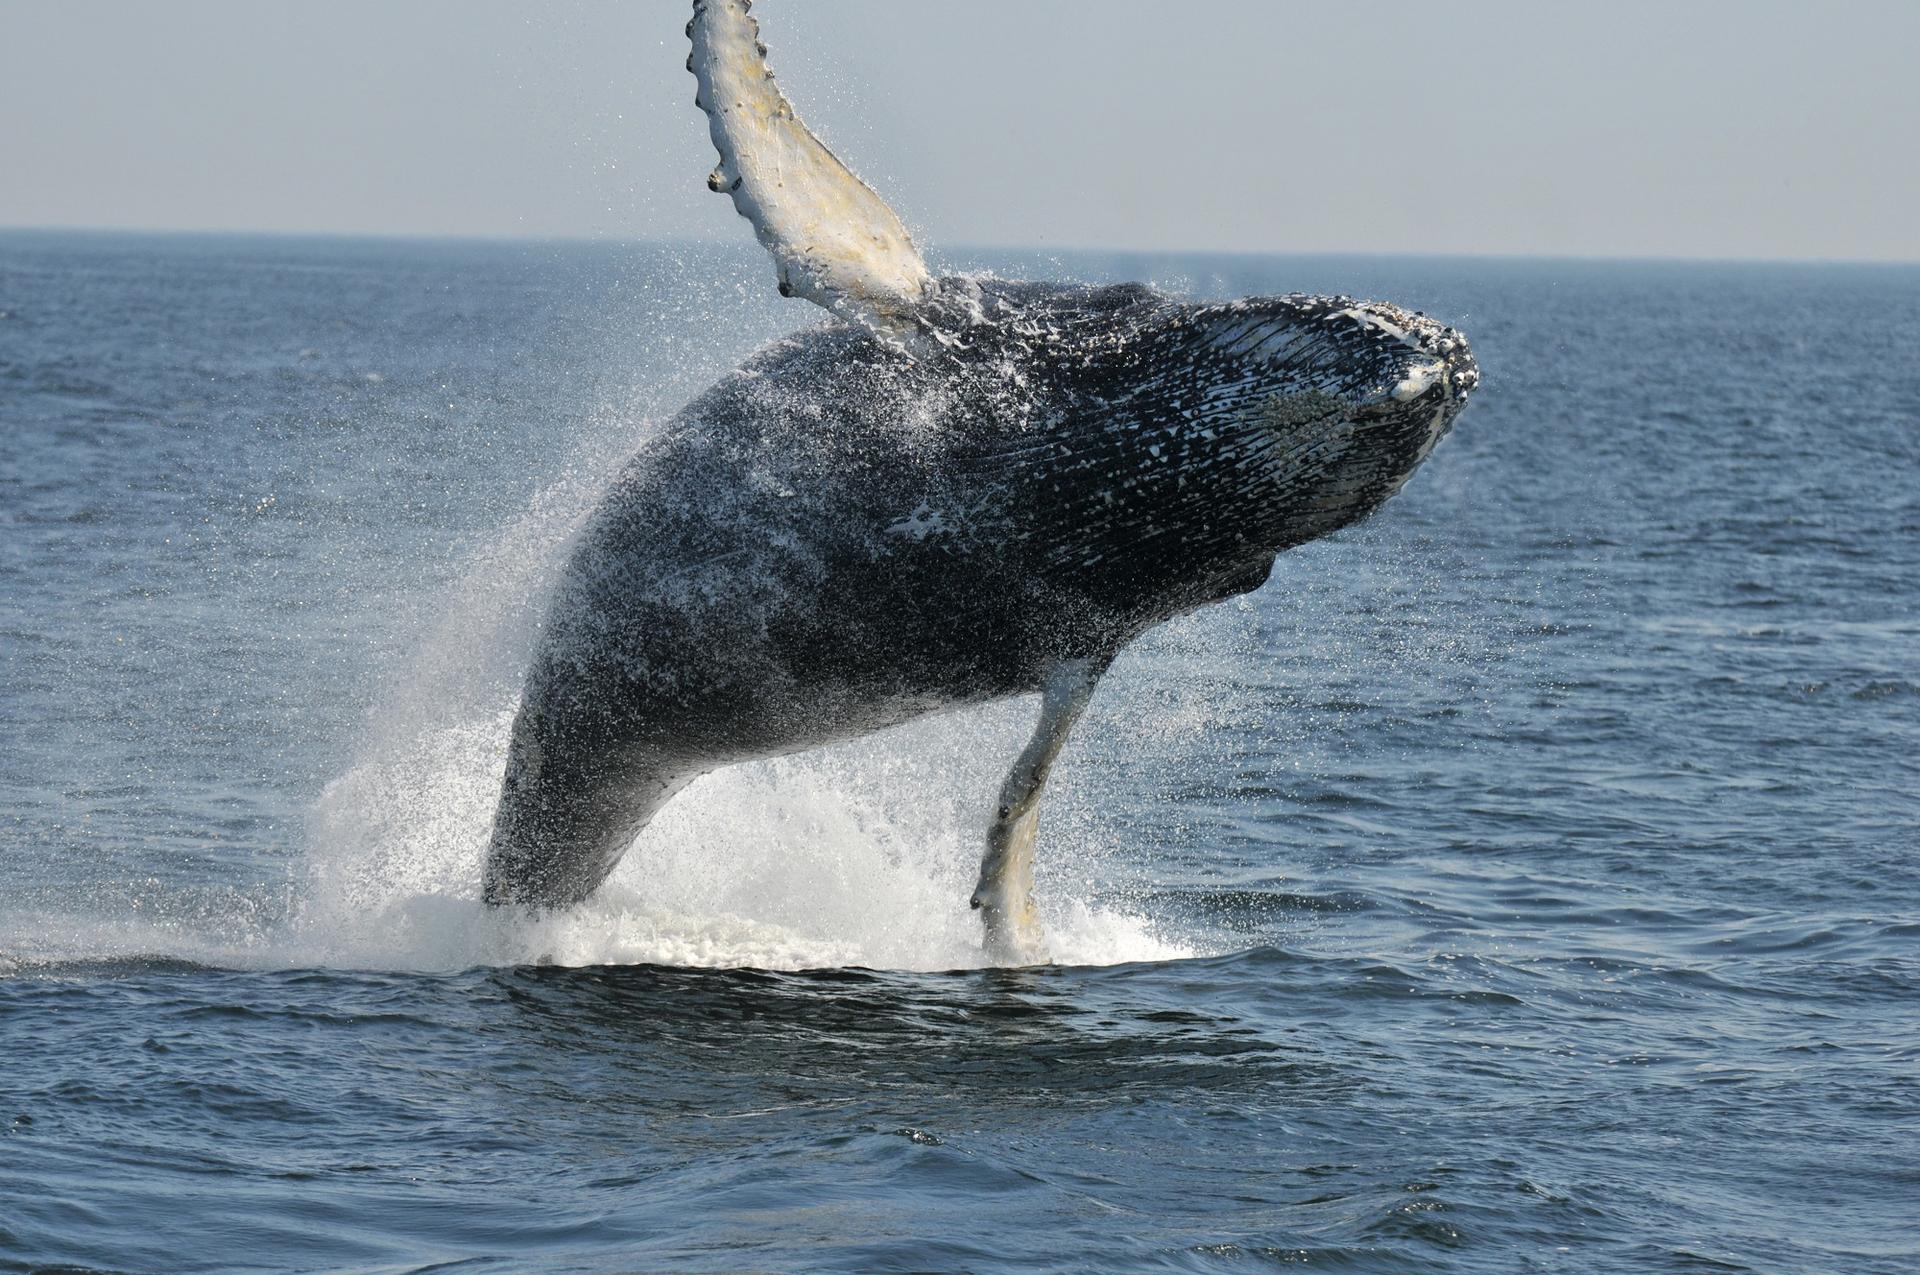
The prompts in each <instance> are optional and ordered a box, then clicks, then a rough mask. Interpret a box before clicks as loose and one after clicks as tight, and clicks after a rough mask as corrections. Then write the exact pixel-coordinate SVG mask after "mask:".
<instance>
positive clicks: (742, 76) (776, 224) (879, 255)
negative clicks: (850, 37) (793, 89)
mask: <svg viewBox="0 0 1920 1275" xmlns="http://www.w3.org/2000/svg"><path fill="white" fill-rule="evenodd" d="M751 3H752V0H694V5H693V20H692V21H691V22H689V23H688V24H687V37H688V39H690V40H691V41H692V42H693V51H692V52H691V53H690V54H689V55H688V57H687V69H688V70H689V71H692V72H693V73H694V76H695V77H696V78H697V79H698V80H699V82H700V89H699V92H698V93H697V94H696V95H695V97H694V101H695V102H696V103H697V104H698V105H699V106H700V108H701V109H702V110H704V111H706V113H707V121H708V124H709V126H710V128H711V131H712V133H713V145H714V148H715V149H716V150H718V151H719V152H720V166H719V167H718V168H715V169H714V170H713V174H712V175H711V176H710V177H708V178H707V185H708V186H709V187H710V188H712V189H713V190H716V191H722V192H724V193H726V194H728V195H731V196H732V197H733V206H734V208H736V209H737V210H738V211H739V213H740V215H741V216H742V217H745V218H746V219H747V220H748V221H750V222H752V223H753V229H754V233H755V234H756V235H758V236H759V239H760V242H761V244H762V245H763V246H764V247H765V248H766V249H767V251H768V252H770V253H772V254H773V261H774V265H775V267H776V268H777V269H778V271H779V276H780V293H781V295H782V296H791V297H805V298H806V299H807V300H809V301H812V302H814V303H815V304H817V305H822V306H825V307H826V308H827V309H829V310H832V311H833V312H834V313H835V314H838V315H840V316H841V317H842V318H845V319H850V320H852V321H854V322H857V323H862V324H865V325H866V326H867V327H869V328H871V329H872V330H873V331H874V332H875V333H876V334H878V335H880V336H882V337H884V338H887V339H890V340H892V341H894V342H895V343H900V342H902V341H903V340H904V338H906V337H907V336H909V335H910V334H911V332H912V331H913V324H912V323H911V322H910V318H909V316H910V315H911V314H912V312H913V311H914V309H915V308H916V307H917V306H919V305H920V304H921V303H922V302H923V301H925V300H927V299H928V296H929V294H930V293H931V291H932V290H933V280H932V276H931V275H930V274H929V273H928V271H927V266H926V263H925V262H923V261H922V260H921V259H920V253H919V251H918V250H917V249H916V248H914V246H913V240H912V238H911V237H910V236H908V234H907V228H906V227H905V226H903V225H901V223H900V218H899V217H897V216H895V215H894V211H893V209H891V208H889V207H887V204H886V201H885V200H883V199H881V198H880V196H878V195H876V194H875V193H874V192H873V189H872V188H871V187H869V186H868V185H867V184H866V183H865V182H863V181H861V180H860V179H859V178H858V177H856V176H854V175H853V173H852V171H851V170H849V169H848V168H847V166H846V165H845V164H843V163H841V162H840V160H839V159H838V158H837V157H836V156H835V155H834V153H833V152H832V151H830V150H828V149H827V148H826V146H825V144H824V143H822V142H821V141H820V139H819V138H817V137H815V136H814V135H813V133H812V132H811V131H810V130H809V129H808V128H807V126H806V125H805V124H803V123H801V122H800V117H799V116H798V115H796V114H794V110H793V105H792V104H791V103H790V102H788V101H787V99H786V95H785V94H783V93H782V92H781V91H780V86H779V85H778V84H776V83H775V82H774V79H773V72H772V71H770V70H769V69H767V46H766V45H764V44H762V43H760V28H759V24H757V23H756V22H755V21H754V20H753V18H752V17H750V16H749V15H748V13H747V10H748V8H749V7H750V5H751Z"/></svg>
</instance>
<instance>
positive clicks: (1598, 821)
mask: <svg viewBox="0 0 1920 1275" xmlns="http://www.w3.org/2000/svg"><path fill="white" fill-rule="evenodd" d="M743 237H744V236H743ZM947 264H948V265H950V266H956V267H964V268H969V269H993V270H996V271H999V272H1001V273H1003V274H1007V275H1010V276H1017V277H1061V278H1078V279H1085V280H1123V279H1147V280H1150V281H1154V282H1157V283H1159V284H1161V285H1163V286H1166V287H1169V288H1174V289H1179V290H1182V291H1185V292H1188V293H1192V294H1195V295H1201V296H1208V297H1219V296H1232V295H1238V294H1244V293H1262V292H1264V293H1272V292H1285V291H1340V292H1349V293H1353V294H1356V295H1360V296H1365V297H1377V298H1384V299H1390V300H1395V301H1399V302H1402V303H1405V304H1407V305H1410V306H1414V307H1418V308H1421V309H1424V310H1426V311H1428V312H1429V313H1433V314H1437V315H1439V316H1441V317H1442V318H1445V319H1447V320H1449V321H1451V322H1453V323H1455V324H1457V325H1458V326H1460V327H1461V328H1463V329H1464V330H1465V331H1466V332H1467V333H1468V334H1469V335H1470V336H1471V338H1472V340H1473V342H1474V348H1475V350H1476V352H1477V354H1478V357H1479V361H1480V365H1481V367H1482V369H1483V371H1484V373H1485V381H1484V384H1483V388H1482V389H1481V391H1480V393H1479V395H1478V397H1477V398H1476V399H1475V401H1474V402H1473V404H1472V405H1471V407H1470V408H1469V410H1468V411H1467V413H1466V415H1465V416H1464V417H1463V418H1462V419H1461V421H1460V422H1459V425H1458V427H1457V428H1456V430H1455V432H1454V433H1453V434H1452V435H1451V436H1450V437H1449V438H1448V439H1447V440H1446V441H1445V442H1444V443H1443V444H1442V445H1441V447H1440V448H1439V450H1438V451H1437V452H1436V454H1435V455H1434V457H1433V459H1432V460H1430V461H1429V462H1428V464H1427V465H1426V467H1425V468H1424V469H1422V470H1421V472H1420V473H1419V474H1418V475H1417V476H1416V477H1415V479H1414V480H1413V482H1412V483H1411V484H1410V485H1409V487H1408V488H1407V489H1406V491H1405V492H1404V493H1403V494H1402V495H1401V496H1400V497H1398V498H1397V499H1395V500H1394V501H1393V502H1392V503H1391V504H1389V505H1388V506H1387V507H1386V508H1385V509H1384V510H1383V511H1382V512H1381V514H1380V515H1379V516H1378V517H1377V518H1375V519H1374V520H1373V521H1372V522H1371V523H1369V524H1367V525H1366V526H1365V527H1363V528H1359V529H1356V530H1353V531H1349V532H1346V533H1343V534H1341V535H1338V536H1335V537H1333V538H1332V539H1330V540H1327V541H1323V542H1319V543H1316V544H1312V545H1309V546H1306V547H1303V548H1301V549H1298V550H1296V551H1294V552H1291V553H1289V554H1286V555H1284V556H1283V557H1282V558H1281V560H1280V563H1279V566H1278V568H1277V569H1276V570H1275V572H1274V575H1273V579H1272V580H1271V581H1270V582H1269V583H1268V584H1267V586H1266V587H1265V588H1263V589H1262V590H1260V591H1259V592H1258V593H1257V594H1254V595H1252V596H1251V597H1250V598H1248V599H1245V600H1242V601H1240V602H1236V603H1231V604H1227V605H1225V606H1222V607H1218V608H1215V609H1213V610H1211V611H1208V612H1204V613H1202V614H1199V615H1196V616H1194V617H1190V618H1188V619H1186V620H1182V621H1180V622H1178V623H1176V624H1174V625H1171V626H1168V627H1167V628H1165V629H1163V630H1161V631H1159V632H1157V633H1156V634H1154V635H1152V636H1151V637H1150V638H1149V639H1148V640H1146V641H1145V642H1143V643H1142V644H1141V645H1140V646H1138V647H1137V648H1136V649H1134V650H1132V651H1130V652H1128V653H1127V654H1126V655H1125V656H1124V657H1123V658H1122V659H1121V660H1120V661H1119V663H1118V664H1117V665H1116V667H1115V669H1114V672H1113V674H1112V675H1111V676H1110V677H1109V678H1108V680H1107V681H1106V683H1105V684H1104V685H1103V686H1102V688H1101V690H1100V692H1099V695H1098V698H1097V699H1096V701H1095V704H1094V706H1093V709H1092V710H1091V712H1090V715H1089V718H1088V719H1087V720H1086V721H1085V722H1084V723H1083V724H1082V726H1081V728H1080V730H1079V731H1078V733H1077V734H1076V735H1075V737H1074V739H1073V742H1072V744H1071V746H1070V747H1069V749H1068V750H1067V752H1066V754H1065V756H1064V758H1063V759H1062V762H1061V765H1060V769H1059V771H1058V773H1057V776H1056V779H1055V782H1054V784H1053V786H1052V789H1051V791H1050V793H1049V796H1048V798H1047V805H1046V807H1045V814H1044V818H1043V822H1042V831H1041V841H1042V845H1041V854H1040V895H1041V899H1042V904H1043V908H1044V910H1045V912H1046V915H1047V917H1048V923H1049V927H1050V929H1051V932H1052V938H1053V949H1054V953H1055V956H1056V957H1057V959H1058V963H1057V964H1055V965H1052V966H1048V967H1041V968H1032V969H992V968H984V967H983V965H984V962H983V958H982V955H981V952H980V943H979V934H978V931H977V918H976V917H975V916H974V915H973V914H972V913H970V912H969V911H968V909H967V906H966V899H967V894H968V891H969V888H970V886H971V884H972V880H973V874H974V871H975V865H976V862H977V858H978V853H979V850H980V847H981V841H982V835H983V829H984V826H985V821H986V818H987V815H988V813H989V809H988V807H989V805H990V803H991V801H992V799H993V795H994V792H995V789H996V786H997V784H998V782H999V778H1000V774H1001V772H1002V770H1003V768H1004V767H1005V766H1006V765H1007V764H1008V763H1009V762H1010V760H1011V757H1012V755H1013V753H1014V752H1015V751H1016V750H1017V748H1018V746H1019V744H1020V742H1021V741H1022V739H1023V738H1024V734H1025V731H1026V730H1027V728H1028V725H1029V722H1030V718H1031V714H1032V712H1033V705H1032V703H1031V702H1014V703H1010V704H1006V705H1001V706H996V707H993V708H991V709H987V710H982V711H979V712H974V713H970V714H966V715H961V716H955V717H947V718H939V719H933V720H928V721H923V722H921V723H917V724H914V725H912V726H909V727H907V728H904V729H902V730H898V731H895V732H891V733H888V734H885V735H881V736H878V737H875V738H872V739H869V740H866V741H861V742H859V743H856V744H853V745H848V746H842V747H838V748H834V749H830V750H826V751H824V752H821V753H815V754H809V755H802V756H799V757H795V758H789V759H785V760H782V761H778V762H772V763H765V764H759V765H754V766H748V767H742V768H739V769H736V770H731V771H724V772H721V773H718V774H716V775H713V776H711V777H709V778H707V779H705V780H702V781H701V782H700V783H698V784H697V785H695V786H694V787H693V788H691V789H689V790H688V791H687V792H685V793H683V794H682V795H681V796H680V797H679V798H678V799H677V800H676V801H675V802H674V803H673V804H672V805H671V806H670V807H669V808H668V809H667V811H666V812H665V813H664V814H663V815H662V817H661V818H660V819H659V820H658V821H657V822H656V824H655V825H654V826H653V827H652V828H650V829H649V830H648V831H647V832H646V833H645V834H644V835H643V836H642V837H641V839H640V841H639V843H638V844H637V845H636V846H635V847H634V849H633V850H632V851H631V852H630V853H629V854H628V856H627V858H626V860H625V862H624V864H623V866H622V867H621V868H620V869H619V871H618V873H617V874H616V876H615V877H614V878H613V880H612V881H611V882H610V883H609V885H608V886H607V887H606V888H605V889H604V890H603V891H602V892H601V893H600V894H599V895H598V896H597V897H596V898H595V899H594V900H593V901H592V902H591V903H590V904H588V905H587V906H585V907H584V908H582V909H580V910H579V911H577V912H576V913H573V914H571V915H568V916H566V917H564V918H558V919H549V920H546V921H543V922H538V923H534V922H526V921H514V920H503V919H501V918H499V917H494V916H490V915H487V914H486V913H485V912H484V910H483V909H482V907H481V906H480V904H479V902H478V893H479V871H480V860H481V852H482V847H483V844H484V839H485V836H486V831H487V826H488V821H489V819H490V816H491V811H492V803H493V799H494V796H495V793H496V791H497V785H498V783H499V777H500V774H501V771H502V766H503V757H504V750H505V738H506V732H507V728H508V725H509V722H510V720H511V714H512V711H513V707H514V704H515V700H516V696H517V688H518V682H519V678H520V675H521V671H522V669H523V668H524V662H525V659H526V655H527V650H528V645H529V642H530V635H531V633H532V631H533V628H534V626H535V624H536V623H537V622H538V618H539V614H540V600H541V596H542V593H543V590H544V589H545V587H546V586H547V584H548V583H549V582H550V580H551V578H552V576H553V573H554V570H555V567H556V565H557V563H558V561H559V556H560V554H561V553H562V551H563V549H564V546H565V543H566V540H567V537H568V535H569V534H570V532H571V530H572V529H573V528H574V527H575V526H576V525H577V523H578V521H579V519H580V518H581V516H582V515H583V514H584V512H585V511H586V510H587V509H588V508H589V507H590V505H591V503H592V501H593V499H594V497H595V495H596V493H597V492H598V491H599V490H600V489H601V486H602V484H603V483H604V482H605V481H606V478H607V475H608V474H609V473H610V471H611V470H612V469H613V468H614V467H615V466H617V465H618V464H619V463H620V461H621V460H622V459H623V458H624V457H625V456H626V455H627V454H629V453H630V452H632V451H633V450H635V449H637V448H639V447H643V446H645V445H646V442H647V439H648V438H649V436H650V434H651V433H652V432H653V431H654V430H655V429H656V428H657V425H658V423H659V421H660V420H662V419H663V418H664V416H665V415H666V414H668V413H670V412H671V411H672V410H673V409H674V408H675V407H676V406H677V405H678V404H679V403H681V402H683V401H685V399H687V398H688V397H690V396H691V395H692V394H693V393H695V392H697V391H698V390H699V389H700V388H702V387H703V386H704V385H705V384H707V383H708V382H710V381H711V380H712V379H713V378H715V377H716V376H718V375H719V374H721V373H722V372H724V371H725V370H726V369H727V368H729V367H730V366H732V365H733V364H734V363H735V362H736V361H737V360H738V359H739V358H741V357H742V356H743V355H745V354H746V353H747V352H748V351H750V350H751V349H753V348H754V347H755V346H757V345H759V344H761V343H763V342H765V341H767V340H769V339H772V338H773V337H776V336H778V335H780V334H782V333H784V332H786V331H790V330H792V329H794V328H797V327H800V326H803V325H810V324H813V323H815V322H816V321H818V318H819V316H818V313H817V312H816V311H815V310H813V309H812V308H810V307H808V306H806V305H804V304H802V303H800V302H783V301H781V300H780V299H779V298H778V297H777V296H774V295H773V292H772V287H771V283H772V272H771V269H770V268H769V267H768V266H767V264H766V263H765V261H764V259H763V258H761V257H760V256H759V255H758V254H757V253H756V252H754V251H753V250H752V249H751V246H750V245H745V246H743V247H742V248H741V249H740V250H739V251H720V250H716V249H692V248H675V247H670V246H659V245H617V244H573V245H556V244H487V243H437V242H384V241H371V240H357V241H356V240H333V241H329V240H301V239H275V238H244V237H204V238H203V237H138V236H120V235H66V234H52V233H27V232H10V233H5V234H0V1268H4V1269H8V1270H29V1269H36V1268H56V1269H61V1270H115V1271H156V1272H192V1271H215V1270H250V1269H273V1270H308V1269H313V1270H318V1269H326V1270H366V1271H405V1270H424V1269H462V1270H500V1271H610V1270H684V1271H726V1272H733V1271H954V1272H999V1271H1087V1272H1109V1271H1130V1270H1174V1271H1193V1272H1216V1271H1218V1272H1228V1271H1255V1270H1266V1269H1271V1268H1275V1267H1286V1266H1292V1265H1304V1266H1308V1267H1311V1268H1325V1269H1331V1270H1339V1271H1362V1272H1389V1271H1420V1272H1435V1271H1439V1272H1447V1271H1454V1272H1474V1273H1476V1275H1481V1273H1487V1272H1509V1271H1556V1272H1558V1271H1592V1272H1620V1271H1633V1272H1683V1271H1685V1272H1726V1271H1769V1272H1773V1271H1777V1272H1847V1273H1849V1275H1856V1273H1860V1272H1889V1273H1891V1272H1910V1271H1914V1270H1920V1208H1917V1207H1916V1206H1920V269H1909V268H1872V267H1849V266H1791V265H1781V266H1757V265H1708V264H1649V263H1579V262H1550V261H1549V262H1518V261H1502V260H1466V259H1453V260H1418V259H1394V258H1353V259H1340V258H1328V257H1317V258H1284V257H1271V258H1229V257H1214V256H1189V257H1179V256H1175V257H1149V256H1111V255H1084V254H1083V255H1065V256H1056V257H1047V256H1042V255H1038V254H1025V255H1022V254H1011V253H997V254H973V255H957V256H954V257H951V258H949V260H948V262H947Z"/></svg>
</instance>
